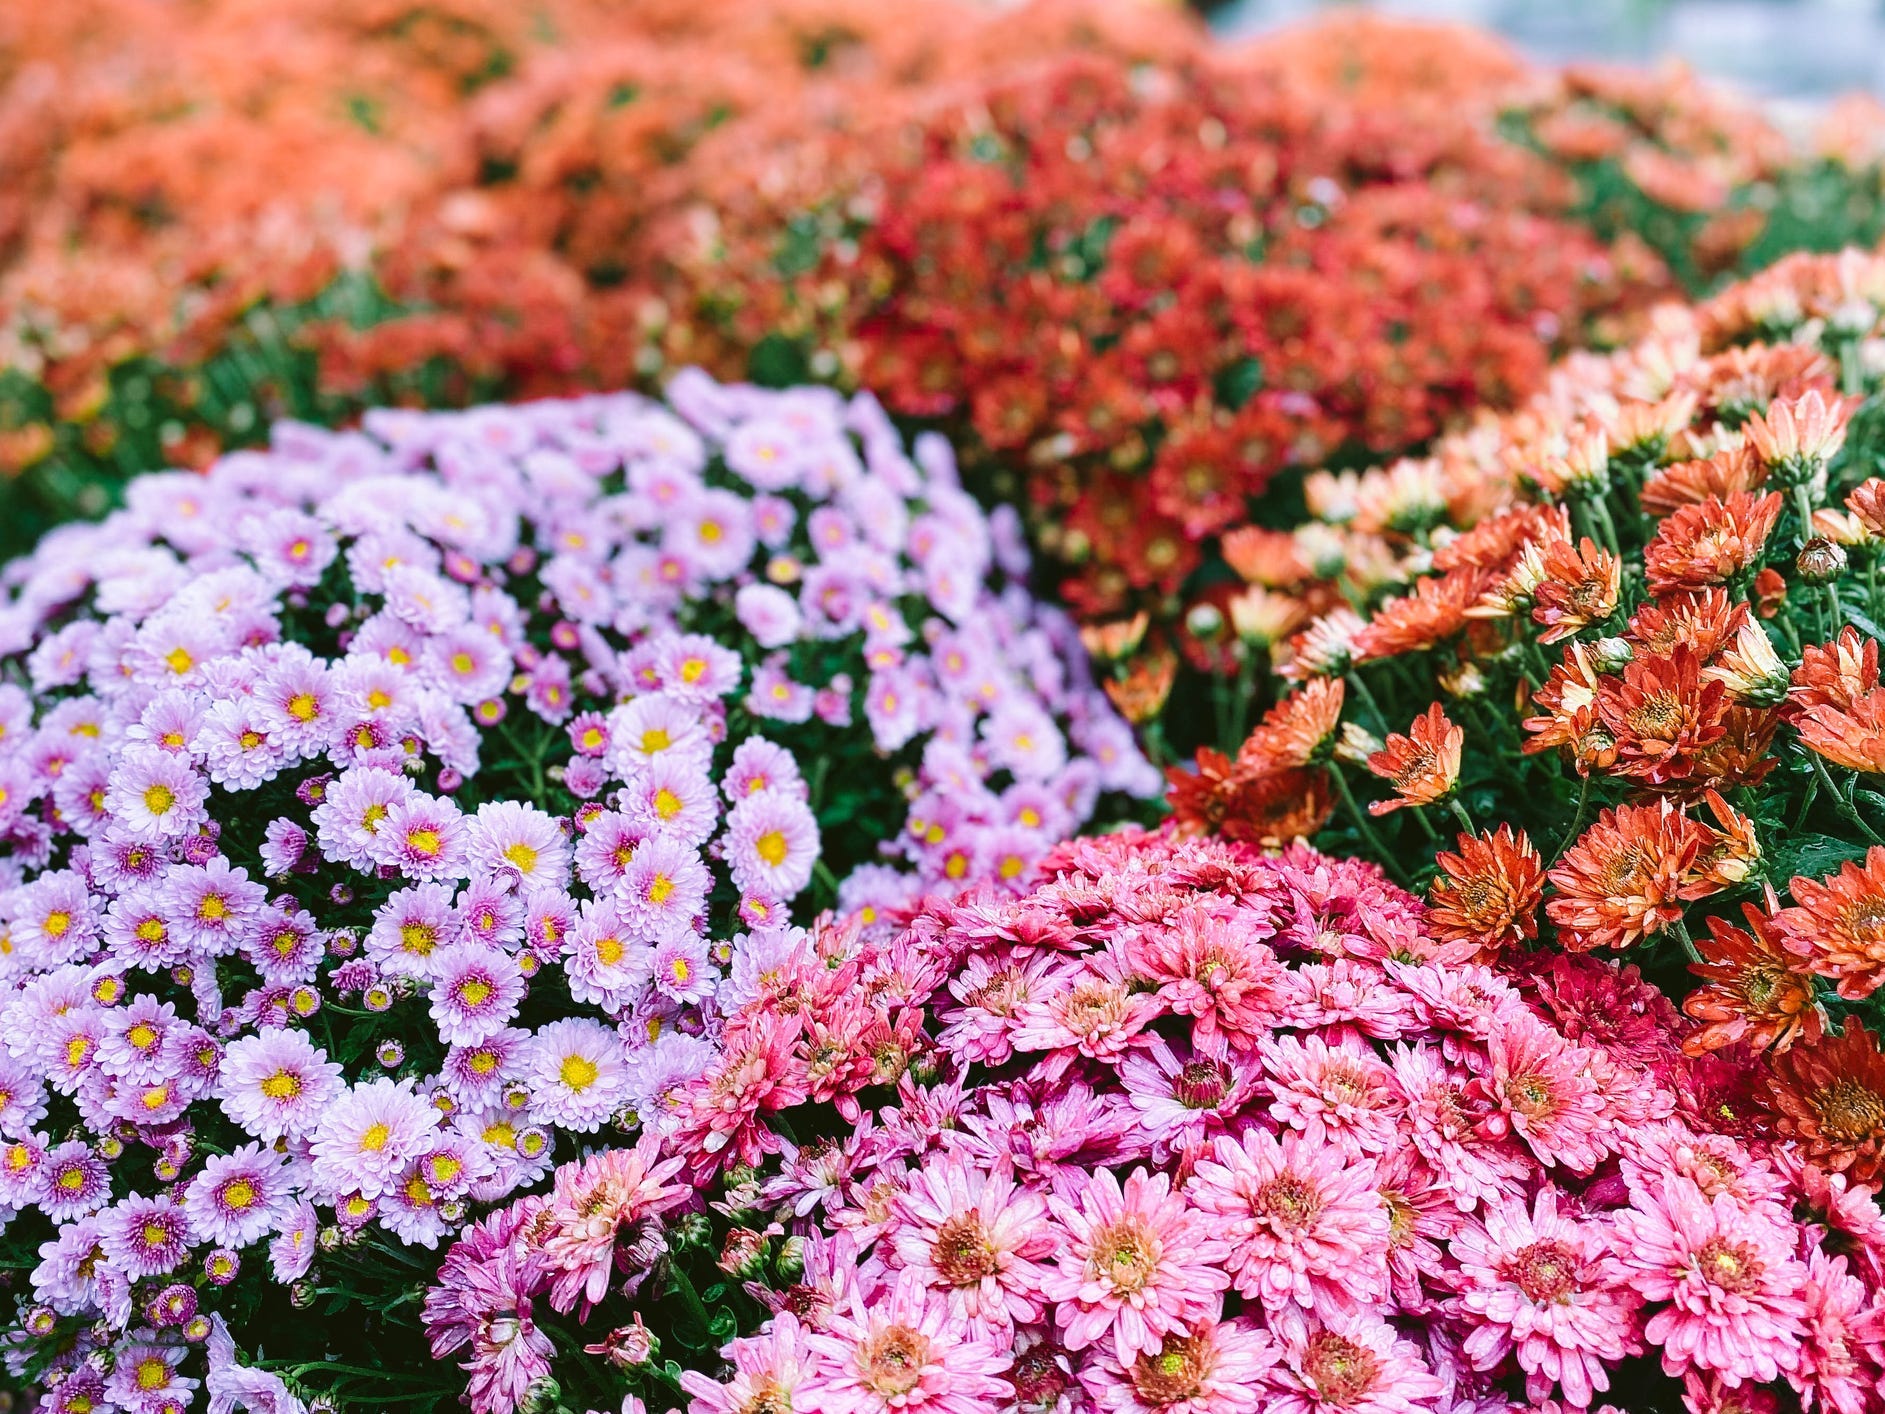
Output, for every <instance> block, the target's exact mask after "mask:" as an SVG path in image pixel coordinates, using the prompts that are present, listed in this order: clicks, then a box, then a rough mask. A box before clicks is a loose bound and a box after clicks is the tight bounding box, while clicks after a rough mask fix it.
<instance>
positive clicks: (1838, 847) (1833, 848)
mask: <svg viewBox="0 0 1885 1414" xmlns="http://www.w3.org/2000/svg"><path fill="white" fill-rule="evenodd" d="M1865 851H1866V843H1865V841H1864V840H1847V839H1839V838H1837V837H1835V836H1833V835H1816V834H1810V833H1809V834H1799V835H1792V836H1788V837H1785V838H1783V839H1781V840H1780V841H1779V842H1778V843H1776V844H1774V845H1773V846H1772V847H1771V848H1769V850H1768V852H1767V864H1768V872H1769V874H1770V875H1771V876H1772V877H1773V879H1774V881H1775V882H1776V883H1779V882H1780V881H1782V880H1786V879H1791V878H1794V877H1796V876H1803V877H1805V878H1809V879H1821V878H1824V877H1825V876H1826V875H1828V874H1831V873H1833V872H1835V871H1836V870H1837V869H1838V868H1839V866H1840V865H1842V864H1844V863H1845V862H1846V861H1847V860H1849V859H1864V858H1865Z"/></svg>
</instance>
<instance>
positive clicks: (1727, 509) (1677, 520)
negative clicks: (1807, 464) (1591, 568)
mask: <svg viewBox="0 0 1885 1414" xmlns="http://www.w3.org/2000/svg"><path fill="white" fill-rule="evenodd" d="M1781 500H1782V497H1781V494H1780V492H1778V491H1769V492H1768V493H1767V494H1766V495H1757V494H1755V493H1754V492H1751V491H1738V492H1736V493H1735V494H1733V495H1732V496H1729V497H1728V498H1727V499H1726V500H1725V501H1724V500H1723V499H1721V498H1720V497H1718V496H1710V497H1709V498H1708V499H1707V500H1705V501H1702V502H1700V503H1699V504H1697V505H1689V506H1683V507H1680V508H1679V509H1678V510H1676V511H1675V512H1673V513H1672V514H1670V515H1669V516H1667V517H1665V518H1664V519H1663V521H1662V523H1661V524H1660V525H1658V526H1657V527H1656V537H1655V539H1653V540H1652V541H1650V543H1649V545H1648V546H1646V547H1645V548H1644V551H1643V563H1644V566H1645V568H1647V570H1648V571H1649V586H1650V589H1651V590H1652V591H1653V592H1655V593H1657V594H1662V593H1666V592H1667V591H1669V590H1672V589H1701V588H1703V587H1705V586H1707V585H1711V584H1726V583H1728V582H1729V581H1730V580H1732V579H1734V578H1735V577H1736V576H1738V575H1740V574H1743V573H1745V572H1746V571H1747V570H1748V569H1749V568H1750V567H1752V566H1753V565H1754V564H1756V563H1757V562H1758V561H1759V559H1760V555H1761V551H1762V549H1763V548H1764V547H1765V546H1766V544H1767V537H1768V536H1769V535H1771V534H1772V533H1773V530H1774V522H1775V521H1776V520H1777V519H1779V516H1780V506H1781Z"/></svg>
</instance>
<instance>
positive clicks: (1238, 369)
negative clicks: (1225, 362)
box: [1216, 358, 1263, 412]
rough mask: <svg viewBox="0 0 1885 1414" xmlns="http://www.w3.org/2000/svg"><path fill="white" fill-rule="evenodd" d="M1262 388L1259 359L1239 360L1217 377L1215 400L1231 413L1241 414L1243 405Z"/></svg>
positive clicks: (1261, 367) (1261, 372)
mask: <svg viewBox="0 0 1885 1414" xmlns="http://www.w3.org/2000/svg"><path fill="white" fill-rule="evenodd" d="M1262 386H1263V363H1262V361H1261V360H1260V359H1254V358H1246V359H1240V360H1239V361H1238V362H1236V363H1233V364H1231V365H1230V367H1228V368H1226V369H1224V370H1223V371H1222V372H1220V373H1219V374H1218V375H1217V387H1216V392H1217V400H1218V401H1219V402H1220V403H1222V404H1223V405H1224V406H1225V407H1227V408H1229V409H1230V410H1231V411H1232V412H1241V411H1242V410H1243V406H1244V404H1245V403H1247V402H1249V401H1250V400H1251V399H1252V398H1254V397H1255V396H1256V395H1257V390H1258V389H1260V388H1261V387H1262Z"/></svg>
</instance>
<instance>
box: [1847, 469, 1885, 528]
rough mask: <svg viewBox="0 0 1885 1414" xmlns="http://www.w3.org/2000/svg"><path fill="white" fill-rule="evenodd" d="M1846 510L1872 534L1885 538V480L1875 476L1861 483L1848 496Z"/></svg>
mask: <svg viewBox="0 0 1885 1414" xmlns="http://www.w3.org/2000/svg"><path fill="white" fill-rule="evenodd" d="M1846 509H1847V510H1849V511H1851V512H1852V513H1853V514H1854V515H1855V516H1857V517H1858V518H1859V521H1860V524H1862V525H1864V526H1865V528H1866V529H1867V530H1869V531H1871V532H1872V534H1874V535H1878V536H1885V480H1881V479H1880V478H1878V477H1876V476H1873V477H1868V478H1867V479H1866V480H1864V481H1861V482H1860V483H1859V484H1858V485H1857V486H1855V487H1853V488H1852V490H1851V492H1850V493H1849V494H1848V495H1847V496H1846Z"/></svg>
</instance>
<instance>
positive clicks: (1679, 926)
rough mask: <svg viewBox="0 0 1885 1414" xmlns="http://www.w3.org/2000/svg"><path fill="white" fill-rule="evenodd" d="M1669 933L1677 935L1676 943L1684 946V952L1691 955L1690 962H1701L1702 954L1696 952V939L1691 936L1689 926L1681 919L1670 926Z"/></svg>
mask: <svg viewBox="0 0 1885 1414" xmlns="http://www.w3.org/2000/svg"><path fill="white" fill-rule="evenodd" d="M1669 931H1670V932H1671V933H1673V934H1675V938H1676V941H1677V942H1678V943H1680V944H1682V951H1683V952H1685V953H1687V954H1688V955H1689V961H1690V962H1700V961H1701V960H1702V955H1701V953H1699V952H1697V951H1696V948H1695V939H1693V938H1691V937H1690V936H1689V925H1688V924H1687V923H1685V922H1683V921H1682V920H1681V919H1680V918H1678V919H1676V921H1675V922H1673V923H1671V924H1670V925H1669Z"/></svg>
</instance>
